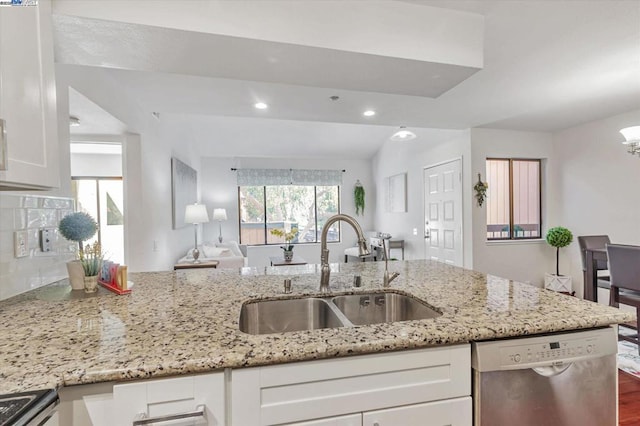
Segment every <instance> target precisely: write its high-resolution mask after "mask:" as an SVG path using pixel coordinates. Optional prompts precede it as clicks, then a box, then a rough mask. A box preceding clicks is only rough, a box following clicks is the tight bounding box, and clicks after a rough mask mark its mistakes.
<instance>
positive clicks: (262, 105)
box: [253, 102, 269, 109]
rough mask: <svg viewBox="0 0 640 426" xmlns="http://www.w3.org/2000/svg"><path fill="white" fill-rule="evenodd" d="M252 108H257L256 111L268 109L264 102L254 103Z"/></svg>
mask: <svg viewBox="0 0 640 426" xmlns="http://www.w3.org/2000/svg"><path fill="white" fill-rule="evenodd" d="M253 106H254V107H256V108H258V109H267V108H269V105H267V104H265V103H264V102H256V103H255V104H253Z"/></svg>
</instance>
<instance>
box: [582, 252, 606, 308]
mask: <svg viewBox="0 0 640 426" xmlns="http://www.w3.org/2000/svg"><path fill="white" fill-rule="evenodd" d="M584 254H585V269H586V271H585V272H584V293H583V294H584V298H585V300H591V301H593V302H597V301H598V262H603V261H604V262H607V261H608V259H607V249H606V248H588V249H585V253H584Z"/></svg>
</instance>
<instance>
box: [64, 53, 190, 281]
mask: <svg viewBox="0 0 640 426" xmlns="http://www.w3.org/2000/svg"><path fill="white" fill-rule="evenodd" d="M56 71H57V76H56V77H57V79H58V85H59V87H66V86H71V87H73V88H74V89H75V90H77V91H78V92H80V93H82V94H83V95H84V96H86V97H87V98H89V99H90V100H91V101H92V102H94V103H95V104H97V105H99V106H100V107H101V108H102V109H104V110H105V111H107V112H109V113H110V114H111V115H113V116H114V117H116V118H117V119H118V120H120V121H122V122H123V123H125V124H126V125H127V128H128V130H129V131H130V132H131V133H135V134H137V135H139V150H138V147H137V146H135V147H133V152H132V153H130V154H136V155H129V157H127V151H128V150H129V149H130V148H131V147H128V145H127V144H128V143H130V142H131V143H132V144H137V143H138V142H137V140H138V136H135V135H132V138H131V139H130V140H129V139H128V138H125V142H124V143H123V151H124V152H125V158H129V161H133V162H135V164H134V166H133V167H129V165H127V166H125V167H126V169H128V172H127V170H125V173H124V184H125V197H126V199H127V200H129V202H128V203H127V205H125V211H126V213H125V214H126V218H127V219H128V225H129V226H128V229H129V231H128V234H127V235H126V236H125V244H126V245H128V246H129V247H130V249H128V250H127V255H128V257H127V259H126V262H127V264H128V266H129V270H130V271H132V272H137V271H151V270H163V269H164V270H167V269H171V268H172V267H173V264H174V263H175V261H176V260H177V259H178V258H179V257H180V256H181V253H183V252H186V250H187V249H188V247H189V245H190V244H192V243H193V230H192V228H191V227H184V228H182V229H177V230H173V229H172V219H171V209H172V208H171V157H172V156H175V157H177V158H178V159H180V160H181V161H183V162H184V163H186V164H188V165H189V166H191V167H192V168H194V169H196V170H199V169H200V158H199V155H198V154H197V152H195V151H194V149H193V148H191V147H190V144H189V143H188V142H189V141H188V140H184V138H177V137H170V136H167V135H168V134H170V132H169V131H168V129H167V128H166V126H164V124H163V122H162V119H160V121H158V120H156V119H155V118H154V117H153V116H152V115H151V113H150V112H147V111H145V110H144V109H142V108H141V107H140V106H139V105H138V103H137V101H136V100H135V99H131V98H130V97H129V96H128V94H127V91H126V88H123V87H121V86H119V85H117V84H115V83H114V82H113V80H112V79H111V78H110V77H109V76H108V75H107V74H106V73H105V72H104V70H102V69H100V68H91V67H77V66H71V65H60V64H59V65H58V66H57V68H56ZM67 116H68V115H67ZM67 149H68V147H67ZM136 151H137V152H136ZM138 171H139V172H138ZM127 173H129V175H130V176H135V175H137V176H136V180H135V181H134V180H132V181H131V182H129V179H127ZM63 179H64V178H63ZM130 183H131V184H132V187H131V188H128V189H127V186H128V185H129V184H130Z"/></svg>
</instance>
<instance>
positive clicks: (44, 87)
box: [0, 0, 60, 190]
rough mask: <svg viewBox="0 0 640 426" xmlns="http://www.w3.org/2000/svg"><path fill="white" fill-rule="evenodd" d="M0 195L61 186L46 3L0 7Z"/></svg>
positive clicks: (50, 36) (50, 38) (50, 34)
mask: <svg viewBox="0 0 640 426" xmlns="http://www.w3.org/2000/svg"><path fill="white" fill-rule="evenodd" d="M0 120H3V121H1V122H0V123H2V126H3V128H4V136H3V137H0V143H1V144H2V146H1V147H0V190H7V189H49V188H55V187H58V186H59V185H60V175H59V165H58V126H57V117H56V86H55V77H54V64H53V30H52V22H51V4H50V2H49V0H40V1H39V4H38V5H37V6H0Z"/></svg>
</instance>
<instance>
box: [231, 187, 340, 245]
mask: <svg viewBox="0 0 640 426" xmlns="http://www.w3.org/2000/svg"><path fill="white" fill-rule="evenodd" d="M339 200H340V189H339V186H337V185H330V186H308V185H269V186H239V187H238V204H239V207H240V243H241V244H247V245H264V244H282V243H284V238H283V237H278V236H276V235H273V234H271V232H270V231H271V230H272V229H281V230H284V231H286V232H289V231H290V230H291V229H293V228H297V229H298V233H297V235H296V237H295V239H294V240H293V243H295V244H299V243H315V242H319V241H320V236H321V234H322V228H323V226H324V223H325V222H326V220H327V219H328V218H329V217H331V216H333V215H335V214H338V213H339V212H340V201H339ZM327 241H330V242H337V241H340V228H339V226H338V224H337V223H335V224H333V225H332V226H331V228H330V229H329V231H328V233H327Z"/></svg>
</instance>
